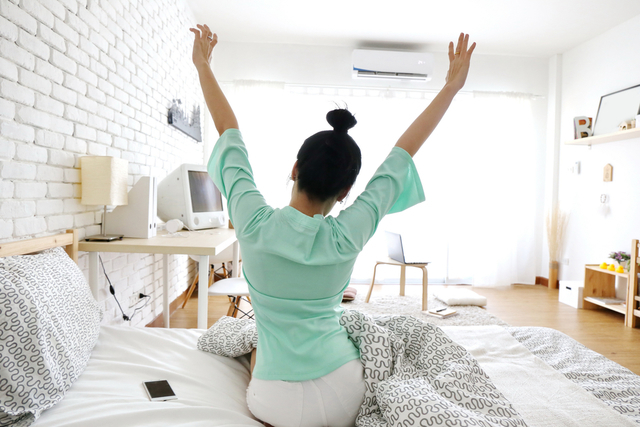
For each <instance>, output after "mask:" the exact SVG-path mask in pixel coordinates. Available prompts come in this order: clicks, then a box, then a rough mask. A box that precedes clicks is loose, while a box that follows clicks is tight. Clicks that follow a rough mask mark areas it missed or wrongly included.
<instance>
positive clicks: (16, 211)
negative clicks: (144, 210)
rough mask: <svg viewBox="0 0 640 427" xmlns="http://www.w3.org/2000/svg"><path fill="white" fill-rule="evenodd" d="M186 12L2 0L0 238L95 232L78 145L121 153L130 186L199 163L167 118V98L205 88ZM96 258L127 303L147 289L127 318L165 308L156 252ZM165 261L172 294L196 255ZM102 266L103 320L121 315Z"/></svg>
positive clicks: (168, 7) (164, 2)
mask: <svg viewBox="0 0 640 427" xmlns="http://www.w3.org/2000/svg"><path fill="white" fill-rule="evenodd" d="M192 23H193V17H192V15H191V12H190V10H189V9H188V8H187V6H186V4H185V3H184V1H182V0H178V1H175V0H158V1H156V0H153V1H152V0H144V1H143V0H140V1H139V0H100V1H98V0H46V1H36V0H11V1H9V0H0V178H1V181H0V242H6V241H12V240H17V239H24V238H30V237H36V236H41V235H48V234H54V233H58V232H61V231H64V230H65V229H67V228H77V229H79V230H80V237H81V238H83V237H84V236H85V235H92V234H98V233H99V232H100V226H99V224H100V222H101V211H100V210H101V207H100V206H84V205H82V204H80V194H81V192H80V191H81V190H80V170H79V159H80V157H82V156H84V155H100V156H103V155H107V156H114V157H122V158H124V159H127V160H128V161H129V185H133V184H134V183H135V182H136V181H137V179H138V178H139V177H141V176H144V175H155V176H158V177H160V178H162V177H164V176H165V175H166V174H167V173H168V172H170V171H171V170H173V169H174V168H175V167H177V166H178V165H180V164H181V163H186V162H188V163H202V161H203V158H202V157H203V146H202V144H201V143H196V142H195V141H194V140H193V139H190V138H189V137H187V136H185V135H184V134H182V133H181V132H180V131H178V130H176V129H175V128H172V127H170V126H169V125H168V124H167V109H168V107H169V106H170V104H171V100H172V99H174V98H183V99H184V98H187V99H189V100H190V101H198V100H200V99H201V91H200V88H199V85H198V80H197V76H196V72H195V68H194V67H193V65H192V63H191V44H192V41H191V40H192V35H191V33H189V32H188V28H189V26H190V25H192ZM200 102H202V101H200ZM102 258H103V260H104V261H105V268H106V270H107V273H108V274H109V276H110V278H111V281H112V283H113V284H114V287H115V289H116V292H117V295H118V297H119V300H120V302H121V304H122V306H123V308H124V309H125V312H127V313H128V314H131V309H130V308H129V306H130V303H132V302H133V301H135V298H136V296H137V295H138V293H140V292H142V293H145V294H148V295H150V296H151V297H152V301H151V303H150V304H149V305H148V306H147V307H146V308H145V310H144V311H143V312H142V316H140V315H138V316H137V317H136V318H135V319H134V321H133V322H132V323H133V324H135V325H144V324H145V323H148V322H149V321H150V320H152V319H153V318H155V317H156V316H157V315H159V314H160V313H161V312H162V284H161V282H162V271H161V270H162V262H161V256H160V255H155V256H153V255H143V254H142V255H141V254H107V253H105V254H103V256H102ZM170 262H171V264H170V268H171V272H170V274H171V281H170V284H171V288H170V292H171V295H170V299H171V300H173V299H175V298H176V297H177V296H178V295H179V294H180V293H182V292H183V291H184V289H185V288H186V287H187V286H188V284H189V283H190V280H189V279H190V278H192V277H193V275H194V266H193V263H190V262H189V260H188V257H186V256H172V258H171V261H170ZM79 264H80V266H81V268H83V269H84V271H85V273H86V270H87V255H86V254H82V255H81V257H80V262H79ZM100 276H101V281H102V286H101V295H100V296H99V300H100V301H101V302H102V303H103V305H104V307H105V309H106V312H105V313H106V315H105V323H120V322H122V317H121V314H120V313H119V311H118V309H117V307H116V304H115V301H114V299H113V298H112V297H111V295H109V294H108V288H107V286H106V284H105V283H104V279H103V278H102V275H100Z"/></svg>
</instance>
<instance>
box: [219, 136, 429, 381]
mask: <svg viewBox="0 0 640 427" xmlns="http://www.w3.org/2000/svg"><path fill="white" fill-rule="evenodd" d="M207 170H208V171H209V175H211V178H212V179H213V182H214V183H215V184H216V186H217V187H218V189H220V191H221V192H222V194H223V195H224V197H225V198H226V199H227V206H228V211H229V217H230V219H231V222H232V223H233V226H234V228H235V229H236V234H237V237H238V241H239V242H240V248H241V250H242V259H243V272H244V277H245V278H246V280H247V282H248V284H249V292H250V294H251V302H252V305H253V310H254V312H255V318H256V326H257V329H258V342H259V346H258V352H257V358H256V366H255V369H254V371H253V376H255V377H256V378H259V379H263V380H284V381H306V380H311V379H315V378H319V377H321V376H324V375H326V374H328V373H330V372H332V371H334V370H336V369H338V368H339V367H340V366H342V365H344V364H345V363H347V362H349V361H351V360H353V359H357V358H358V357H359V353H358V349H357V348H356V347H355V346H354V345H353V344H352V343H351V341H349V339H348V337H347V333H346V331H345V329H344V328H343V327H342V326H341V325H340V323H339V318H340V314H341V313H342V308H341V307H340V302H341V301H342V292H343V291H344V289H345V288H346V287H347V285H348V284H349V279H350V277H351V272H352V270H353V265H354V263H355V261H356V258H357V256H358V254H359V253H360V251H361V250H362V248H363V247H364V245H365V244H366V243H367V241H368V240H369V239H370V238H371V236H373V234H374V233H375V231H376V228H377V226H378V224H379V222H380V220H381V219H382V218H383V217H384V216H385V215H386V214H388V213H394V212H400V211H402V210H404V209H407V208H409V207H411V206H413V205H415V204H416V203H419V202H422V201H424V193H423V190H422V184H421V182H420V178H419V177H418V173H417V171H416V168H415V165H414V163H413V160H412V159H411V156H410V155H409V154H408V153H407V152H406V151H404V150H403V149H401V148H398V147H394V148H393V149H392V150H391V153H389V156H388V157H387V158H386V160H385V161H384V162H383V163H382V165H380V167H379V168H378V170H377V171H376V173H375V175H374V176H373V178H371V181H369V183H368V184H367V187H366V189H365V190H364V192H363V193H362V194H361V195H360V196H359V197H358V198H357V199H356V200H355V201H354V202H353V204H352V205H351V206H349V207H348V208H346V209H344V210H343V211H342V212H340V214H339V215H338V216H337V217H335V218H334V217H332V216H327V217H323V216H322V215H315V216H314V217H309V216H307V215H305V214H303V213H301V212H299V211H297V210H296V209H294V208H292V207H290V206H286V207H284V208H282V209H274V208H272V207H271V206H269V205H267V203H266V202H265V200H264V198H263V197H262V194H260V192H259V191H258V189H257V188H256V185H255V183H254V179H253V171H252V169H251V165H250V164H249V158H248V156H247V150H246V148H245V145H244V142H243V141H242V134H241V133H240V131H239V130H238V129H228V130H227V131H226V132H224V133H223V134H222V136H221V137H220V139H219V140H218V142H217V143H216V145H215V147H214V149H213V153H212V154H211V158H210V159H209V164H208V166H207Z"/></svg>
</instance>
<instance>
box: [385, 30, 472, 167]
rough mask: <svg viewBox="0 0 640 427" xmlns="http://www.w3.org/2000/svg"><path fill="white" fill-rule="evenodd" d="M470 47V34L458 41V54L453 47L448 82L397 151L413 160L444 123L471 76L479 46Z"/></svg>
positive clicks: (405, 134)
mask: <svg viewBox="0 0 640 427" xmlns="http://www.w3.org/2000/svg"><path fill="white" fill-rule="evenodd" d="M468 43H469V35H468V34H462V33H461V34H460V37H459V38H458V44H457V45H456V51H455V53H454V52H453V42H451V43H449V71H448V72H447V82H446V84H445V85H444V87H443V88H442V90H441V91H440V93H438V95H436V97H435V98H434V99H433V101H431V104H429V106H428V107H427V108H426V109H425V110H424V111H423V112H422V114H420V115H419V116H418V118H417V119H415V120H414V122H413V123H412V124H411V125H410V126H409V127H408V128H407V130H406V131H405V132H404V133H403V134H402V136H401V137H400V139H398V142H397V143H396V147H400V148H402V149H404V150H405V151H406V152H407V153H409V154H410V155H411V157H413V156H414V155H415V154H416V153H417V152H418V150H419V149H420V147H422V144H424V142H425V141H426V140H427V138H429V135H431V132H433V130H434V129H435V128H436V126H438V123H440V120H441V119H442V117H443V116H444V113H446V112H447V109H448V108H449V105H451V101H452V100H453V97H454V96H455V95H456V94H457V93H458V91H459V90H460V89H462V87H463V86H464V83H465V81H466V80H467V74H468V73H469V62H470V60H471V54H472V53H473V50H474V49H475V48H476V44H475V43H473V44H472V45H471V47H470V48H469V49H467V45H468Z"/></svg>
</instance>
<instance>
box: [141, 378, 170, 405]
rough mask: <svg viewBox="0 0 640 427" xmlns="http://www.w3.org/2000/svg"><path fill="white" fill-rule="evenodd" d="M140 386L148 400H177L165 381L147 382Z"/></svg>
mask: <svg viewBox="0 0 640 427" xmlns="http://www.w3.org/2000/svg"><path fill="white" fill-rule="evenodd" d="M142 384H143V385H144V389H145V390H146V391H147V395H149V400H174V399H177V398H178V396H176V394H175V393H174V392H173V389H172V388H171V386H170V385H169V381H167V380H162V381H147V382H144V383H142Z"/></svg>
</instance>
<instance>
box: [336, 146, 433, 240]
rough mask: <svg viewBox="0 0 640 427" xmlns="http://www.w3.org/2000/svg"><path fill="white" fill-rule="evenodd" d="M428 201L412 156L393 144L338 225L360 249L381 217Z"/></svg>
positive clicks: (371, 234)
mask: <svg viewBox="0 0 640 427" xmlns="http://www.w3.org/2000/svg"><path fill="white" fill-rule="evenodd" d="M424 200H425V197H424V190H423V188H422V182H421V181H420V176H419V175H418V171H417V169H416V166H415V164H414V163H413V159H412V158H411V156H410V155H409V153H407V152H406V151H405V150H403V149H402V148H400V147H394V148H393V149H392V150H391V153H389V155H388V156H387V158H386V159H385V161H384V162H383V163H382V164H381V165H380V167H379V168H378V170H377V171H376V173H375V174H374V175H373V177H372V178H371V180H370V181H369V183H368V184H367V187H366V188H365V190H364V191H363V192H362V194H360V196H358V198H357V199H356V201H355V202H353V204H352V205H351V206H349V207H348V208H347V209H345V210H343V211H342V212H340V214H339V215H338V217H337V218H336V225H337V226H338V228H339V230H340V233H341V234H342V235H343V236H344V237H345V238H346V239H347V241H348V243H349V244H350V246H352V248H353V249H355V250H357V251H360V250H362V248H363V247H364V245H365V244H366V243H367V242H368V241H369V239H370V238H371V237H372V236H373V234H374V233H375V232H376V229H377V228H378V224H379V223H380V221H381V220H382V218H383V217H384V216H385V215H387V214H391V213H396V212H402V211H403V210H405V209H408V208H410V207H411V206H414V205H416V204H418V203H420V202H423V201H424Z"/></svg>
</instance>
